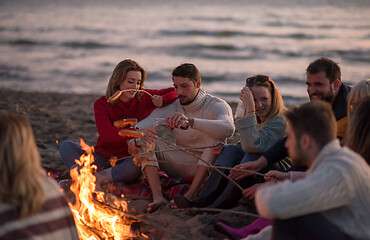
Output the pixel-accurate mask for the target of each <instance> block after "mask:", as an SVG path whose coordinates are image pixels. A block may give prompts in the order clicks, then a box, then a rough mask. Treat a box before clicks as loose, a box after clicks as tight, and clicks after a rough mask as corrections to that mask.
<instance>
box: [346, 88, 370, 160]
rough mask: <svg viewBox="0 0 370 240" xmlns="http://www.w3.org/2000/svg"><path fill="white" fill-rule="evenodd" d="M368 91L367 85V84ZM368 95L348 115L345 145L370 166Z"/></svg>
mask: <svg viewBox="0 0 370 240" xmlns="http://www.w3.org/2000/svg"><path fill="white" fill-rule="evenodd" d="M367 83H369V81H367ZM368 89H370V88H369V84H368ZM369 109H370V95H368V96H367V97H365V98H364V99H363V100H361V101H359V102H357V103H356V106H355V107H354V108H353V111H351V113H350V114H349V125H348V129H347V134H346V139H345V140H346V141H345V142H346V143H345V145H346V146H347V147H348V148H350V149H352V150H353V151H355V152H357V153H358V154H360V155H361V156H362V157H363V158H364V159H365V160H366V162H367V163H368V164H369V165H370V138H369V134H370V121H369V119H370V111H369Z"/></svg>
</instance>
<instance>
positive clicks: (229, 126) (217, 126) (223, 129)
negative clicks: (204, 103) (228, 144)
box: [193, 102, 235, 139]
mask: <svg viewBox="0 0 370 240" xmlns="http://www.w3.org/2000/svg"><path fill="white" fill-rule="evenodd" d="M212 107H213V110H214V111H215V115H216V119H200V118H194V124H193V128H194V129H196V130H199V131H201V132H203V133H205V134H207V135H208V136H210V137H211V138H216V139H222V138H228V137H231V136H232V135H233V134H234V131H235V126H234V121H233V117H232V113H231V111H232V110H231V108H230V106H228V105H227V104H225V103H222V102H218V103H214V104H213V106H212Z"/></svg>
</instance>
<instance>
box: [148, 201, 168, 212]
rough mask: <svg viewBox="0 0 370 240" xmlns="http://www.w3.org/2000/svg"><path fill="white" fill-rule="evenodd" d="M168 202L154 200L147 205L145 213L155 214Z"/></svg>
mask: <svg viewBox="0 0 370 240" xmlns="http://www.w3.org/2000/svg"><path fill="white" fill-rule="evenodd" d="M167 203H168V202H167V200H166V199H165V198H160V199H158V200H155V201H153V202H151V203H149V204H148V208H147V209H146V211H147V212H148V213H152V212H155V211H156V210H157V209H158V208H160V207H162V206H164V205H166V204H167Z"/></svg>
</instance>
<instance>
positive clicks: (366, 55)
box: [0, 0, 370, 104]
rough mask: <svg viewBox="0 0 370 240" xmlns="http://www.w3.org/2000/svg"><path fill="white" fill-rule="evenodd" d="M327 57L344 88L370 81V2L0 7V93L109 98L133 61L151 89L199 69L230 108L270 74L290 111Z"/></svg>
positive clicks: (20, 3)
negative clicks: (247, 87)
mask: <svg viewBox="0 0 370 240" xmlns="http://www.w3.org/2000/svg"><path fill="white" fill-rule="evenodd" d="M321 56H325V57H329V58H331V59H333V60H335V61H336V62H338V63H339V65H340V66H341V69H342V81H343V82H344V83H347V84H349V85H353V84H355V83H356V82H358V81H360V80H362V79H365V78H369V77H370V64H369V63H370V1H369V0H351V1H347V0H326V1H321V0H310V1H303V0H258V1H257V0H229V1H226V0H225V1H221V0H198V1H197V0H183V1H176V0H173V1H171V0H151V1H149V0H148V1H145V0H126V1H119V0H106V1H98V0H54V1H49V0H0V89H11V90H20V91H41V92H60V93H93V94H104V93H105V89H106V86H107V83H108V80H109V77H110V75H111V73H112V71H113V69H114V67H115V65H116V64H117V63H118V62H120V61H121V60H123V59H126V58H130V59H134V60H136V61H138V62H139V63H140V64H141V65H142V66H143V67H144V68H145V70H146V71H147V74H148V75H147V80H146V83H145V87H146V88H165V87H169V86H172V81H171V71H172V69H173V68H174V67H176V66H177V65H179V64H181V63H183V62H191V63H194V64H195V65H196V66H197V67H198V68H199V70H200V72H201V75H202V85H203V86H204V87H205V89H206V91H207V92H209V93H212V94H214V95H217V96H219V97H221V98H223V99H225V100H227V101H237V100H238V97H239V93H240V89H241V88H242V87H243V85H244V84H245V79H246V78H247V77H248V76H251V75H254V74H266V75H269V76H270V77H271V78H272V79H273V80H274V81H275V82H276V85H277V87H278V89H279V90H280V92H281V93H282V95H283V98H284V101H285V102H286V103H287V104H292V103H300V102H305V101H307V100H308V97H307V92H306V84H305V81H306V74H305V69H306V67H307V66H308V64H309V63H310V62H311V61H313V60H314V59H316V58H318V57H321Z"/></svg>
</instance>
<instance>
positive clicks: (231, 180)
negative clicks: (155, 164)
mask: <svg viewBox="0 0 370 240" xmlns="http://www.w3.org/2000/svg"><path fill="white" fill-rule="evenodd" d="M154 138H156V139H158V140H159V141H162V142H164V143H166V144H168V145H171V146H172V147H175V148H178V149H180V150H181V151H184V152H186V153H188V154H190V155H191V156H193V157H195V158H197V159H199V160H200V161H202V162H203V163H205V164H207V165H208V166H213V165H211V164H210V163H209V162H206V161H204V160H203V159H202V158H200V157H199V156H197V155H195V154H194V153H192V152H190V151H188V150H186V149H184V148H182V147H179V146H176V145H174V144H172V143H170V142H168V141H166V140H164V139H162V138H160V137H158V136H154ZM214 169H215V170H216V171H217V172H218V173H219V174H221V175H222V176H223V177H225V178H227V179H228V180H229V181H230V182H232V183H233V184H234V185H235V186H236V187H237V188H239V189H240V190H241V191H243V190H244V188H242V187H241V186H240V185H239V184H238V183H236V182H235V181H234V180H233V179H231V178H229V177H228V176H226V174H225V173H223V172H222V171H221V170H220V169H218V168H214Z"/></svg>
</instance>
